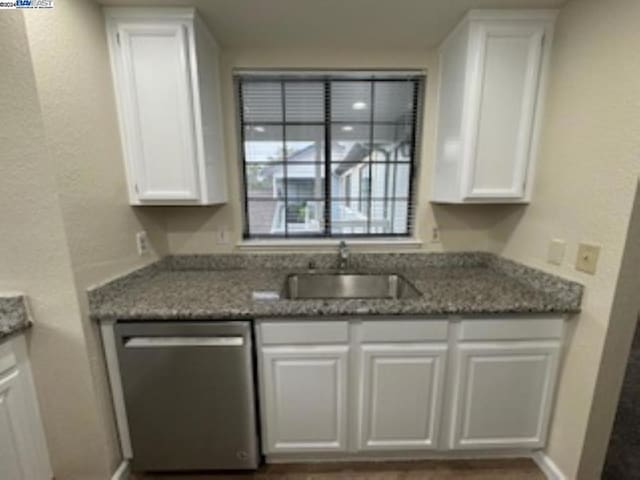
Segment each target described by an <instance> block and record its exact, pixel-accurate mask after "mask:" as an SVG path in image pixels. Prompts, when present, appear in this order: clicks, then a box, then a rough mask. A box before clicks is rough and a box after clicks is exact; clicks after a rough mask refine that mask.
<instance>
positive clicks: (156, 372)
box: [115, 322, 259, 471]
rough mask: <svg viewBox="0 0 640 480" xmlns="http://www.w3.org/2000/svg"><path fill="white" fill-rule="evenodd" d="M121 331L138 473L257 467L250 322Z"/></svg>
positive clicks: (119, 327) (147, 325)
mask: <svg viewBox="0 0 640 480" xmlns="http://www.w3.org/2000/svg"><path fill="white" fill-rule="evenodd" d="M115 332H116V342H117V350H118V361H119V364H120V375H121V377H122V386H123V390H124V398H125V406H126V410H127V419H128V424H129V433H130V436H131V444H132V449H133V459H132V463H131V467H132V469H133V470H134V471H154V470H155V471H171V470H212V469H255V468H257V467H258V464H259V451H258V439H257V430H256V413H255V395H254V383H253V354H252V338H251V337H252V336H251V324H250V322H220V323H218V322H123V323H117V324H116V326H115Z"/></svg>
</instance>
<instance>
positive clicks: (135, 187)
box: [133, 183, 140, 194]
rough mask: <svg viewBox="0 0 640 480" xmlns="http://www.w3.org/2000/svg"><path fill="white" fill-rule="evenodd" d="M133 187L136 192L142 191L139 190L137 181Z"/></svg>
mask: <svg viewBox="0 0 640 480" xmlns="http://www.w3.org/2000/svg"><path fill="white" fill-rule="evenodd" d="M133 189H134V190H135V192H136V194H139V193H140V191H139V190H138V184H137V183H135V184H134V185H133Z"/></svg>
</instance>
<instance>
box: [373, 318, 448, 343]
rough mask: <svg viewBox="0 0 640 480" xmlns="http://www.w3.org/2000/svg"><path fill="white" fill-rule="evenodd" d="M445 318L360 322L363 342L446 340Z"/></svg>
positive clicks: (446, 326)
mask: <svg viewBox="0 0 640 480" xmlns="http://www.w3.org/2000/svg"><path fill="white" fill-rule="evenodd" d="M448 330H449V321H448V320H446V319H434V320H426V319H419V320H418V319H417V320H370V321H364V322H362V341H363V342H421V341H425V342H430V341H446V340H447V332H448Z"/></svg>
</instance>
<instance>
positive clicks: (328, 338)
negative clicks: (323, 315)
mask: <svg viewBox="0 0 640 480" xmlns="http://www.w3.org/2000/svg"><path fill="white" fill-rule="evenodd" d="M259 328H260V335H261V341H262V344H263V345H278V344H310V343H347V342H348V341H349V323H348V322H343V321H335V322H296V321H290V322H263V323H261V324H260V327H259Z"/></svg>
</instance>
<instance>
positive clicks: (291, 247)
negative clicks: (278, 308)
mask: <svg viewBox="0 0 640 480" xmlns="http://www.w3.org/2000/svg"><path fill="white" fill-rule="evenodd" d="M342 240H344V241H345V242H347V245H349V247H351V248H352V249H353V250H354V251H373V250H376V251H396V250H416V249H419V248H421V247H422V240H419V239H417V238H397V237H386V238H385V237H380V238H371V239H369V238H352V239H349V238H345V239H336V238H327V239H324V238H320V239H318V238H313V239H297V238H292V239H287V240H284V239H283V240H280V239H277V240H242V241H240V242H238V243H237V248H238V249H239V250H241V251H287V252H291V251H308V250H313V251H323V250H327V251H334V250H335V249H336V248H338V244H339V243H340V242H341V241H342Z"/></svg>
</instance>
